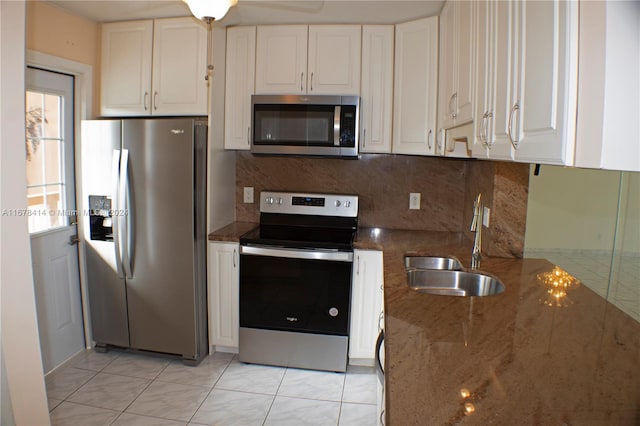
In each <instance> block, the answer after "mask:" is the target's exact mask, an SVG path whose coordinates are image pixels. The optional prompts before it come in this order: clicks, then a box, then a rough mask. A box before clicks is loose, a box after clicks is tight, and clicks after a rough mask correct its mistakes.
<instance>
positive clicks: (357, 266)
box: [356, 256, 360, 275]
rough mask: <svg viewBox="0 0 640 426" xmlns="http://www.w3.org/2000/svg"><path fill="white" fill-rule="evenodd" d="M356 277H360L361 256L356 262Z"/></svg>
mask: <svg viewBox="0 0 640 426" xmlns="http://www.w3.org/2000/svg"><path fill="white" fill-rule="evenodd" d="M356 275H360V256H358V257H357V261H356Z"/></svg>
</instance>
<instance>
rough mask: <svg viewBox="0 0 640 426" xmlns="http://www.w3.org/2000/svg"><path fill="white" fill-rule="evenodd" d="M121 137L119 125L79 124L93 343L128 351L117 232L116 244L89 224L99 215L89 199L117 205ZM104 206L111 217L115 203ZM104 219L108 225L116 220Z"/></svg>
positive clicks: (106, 122) (115, 122)
mask: <svg viewBox="0 0 640 426" xmlns="http://www.w3.org/2000/svg"><path fill="white" fill-rule="evenodd" d="M121 133H122V127H121V121H120V120H85V121H82V124H81V139H80V152H81V169H82V170H81V175H82V180H81V182H82V201H81V208H80V212H81V213H82V214H79V215H78V217H79V218H81V220H82V221H83V227H82V229H83V236H84V238H83V241H84V242H85V245H84V250H85V256H86V265H87V291H88V293H89V314H90V318H91V330H92V338H93V340H94V341H95V342H96V344H97V345H99V346H102V345H106V344H109V345H115V346H123V347H127V346H129V328H128V318H127V295H126V289H125V281H124V277H119V276H118V270H119V269H121V268H119V266H118V263H119V262H118V261H117V258H118V256H117V255H116V245H115V243H114V241H117V239H118V237H117V235H115V233H114V235H113V240H111V241H109V240H108V239H107V238H105V237H104V236H105V235H106V233H104V232H103V233H94V235H93V236H92V235H91V226H92V224H91V220H94V221H95V219H96V215H93V214H89V213H90V211H92V210H94V209H95V210H97V207H99V206H95V205H94V206H92V205H91V204H90V203H89V199H90V198H89V197H90V196H91V197H92V198H93V199H100V200H103V203H104V202H106V203H107V204H110V203H112V202H113V203H115V200H116V188H117V183H118V170H117V168H116V169H115V170H114V163H115V165H116V166H117V165H118V164H119V157H120V151H121ZM101 207H106V208H107V210H111V212H110V213H113V210H114V208H115V204H111V205H103V206H101ZM96 213H99V212H96ZM100 214H103V213H101V212H100ZM106 214H107V216H104V224H105V225H107V224H108V223H109V222H111V221H112V220H113V217H112V216H111V217H110V216H109V214H108V213H106ZM101 224H102V222H101ZM93 225H94V226H95V225H96V224H95V223H93ZM96 234H99V235H100V236H96Z"/></svg>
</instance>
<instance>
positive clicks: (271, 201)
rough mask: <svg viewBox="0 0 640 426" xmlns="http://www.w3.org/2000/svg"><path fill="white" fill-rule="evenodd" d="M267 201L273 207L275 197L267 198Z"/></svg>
mask: <svg viewBox="0 0 640 426" xmlns="http://www.w3.org/2000/svg"><path fill="white" fill-rule="evenodd" d="M265 201H266V202H267V204H269V205H271V204H273V197H267V199H266V200H265Z"/></svg>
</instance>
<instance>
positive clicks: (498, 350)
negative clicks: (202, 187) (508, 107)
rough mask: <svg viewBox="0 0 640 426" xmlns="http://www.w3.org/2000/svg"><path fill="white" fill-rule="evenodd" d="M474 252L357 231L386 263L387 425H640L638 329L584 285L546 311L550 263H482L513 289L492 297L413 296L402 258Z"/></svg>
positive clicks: (417, 236) (427, 237)
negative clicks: (543, 278)
mask: <svg viewBox="0 0 640 426" xmlns="http://www.w3.org/2000/svg"><path fill="white" fill-rule="evenodd" d="M252 225H253V226H256V224H252ZM243 229H244V230H245V232H246V231H248V230H249V229H251V228H250V227H245V225H242V224H232V225H230V226H228V227H225V228H223V229H221V230H219V231H215V232H214V233H212V234H210V236H209V239H210V240H211V239H215V240H223V241H238V238H239V236H240V235H241V234H242V233H244V232H240V231H242V230H243ZM234 232H235V233H236V234H235V239H230V238H231V234H233V233H234ZM471 246H472V241H469V240H468V239H467V238H466V237H465V236H464V235H463V234H458V233H449V232H426V231H400V230H385V229H378V228H363V229H360V230H359V231H358V236H357V239H356V242H355V248H358V249H371V250H382V251H383V252H384V254H383V256H384V281H385V284H384V291H385V354H386V357H385V367H386V368H385V371H386V376H385V384H386V416H387V423H386V424H387V425H392V426H404V425H446V424H458V423H464V424H474V425H476V424H477V425H486V424H495V425H512V424H518V425H563V424H573V425H618V424H619V425H638V424H640V373H639V372H638V369H639V367H640V323H638V322H637V321H635V320H633V319H632V318H631V317H629V316H628V315H626V314H625V313H623V312H622V311H620V310H619V309H618V308H616V307H615V306H614V305H612V304H610V303H609V302H607V301H606V300H605V299H603V298H602V297H600V296H598V295H597V294H596V293H594V292H593V291H591V290H590V289H589V288H587V287H585V286H584V285H580V284H579V285H577V286H576V287H574V288H572V289H569V291H568V293H567V298H566V299H565V301H566V302H567V303H566V304H567V306H564V307H555V306H553V307H552V306H548V305H546V304H545V303H544V302H545V301H546V300H547V297H548V294H547V291H546V288H545V287H544V286H543V285H542V283H541V282H540V281H539V280H538V278H537V276H538V275H539V274H542V273H545V272H550V271H551V270H552V269H553V267H554V265H553V264H551V263H549V262H547V261H546V260H542V259H506V258H486V257H485V258H483V260H482V264H481V267H480V270H481V271H484V272H488V273H490V274H492V275H494V276H496V277H498V278H499V279H500V280H501V281H502V282H503V283H504V285H505V288H506V289H505V291H504V292H503V293H501V294H499V295H495V296H487V297H452V296H436V295H427V294H419V293H416V292H414V291H412V290H411V289H409V287H408V286H407V285H406V278H405V275H406V274H405V270H404V264H403V256H404V255H405V254H407V253H412V254H424V255H439V256H443V255H452V256H456V257H457V258H458V259H460V260H461V261H462V262H463V264H464V265H465V266H467V265H469V259H470V254H471ZM467 395H468V396H467Z"/></svg>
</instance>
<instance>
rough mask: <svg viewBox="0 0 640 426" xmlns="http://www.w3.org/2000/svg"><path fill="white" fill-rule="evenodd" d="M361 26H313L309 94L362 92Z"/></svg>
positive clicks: (356, 93)
mask: <svg viewBox="0 0 640 426" xmlns="http://www.w3.org/2000/svg"><path fill="white" fill-rule="evenodd" d="M361 32H362V27H361V26H360V25H311V26H310V27H309V56H308V57H309V62H308V67H307V68H308V77H309V79H308V82H307V93H309V94H320V95H330V94H338V95H358V94H360V55H361V53H360V49H361Z"/></svg>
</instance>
